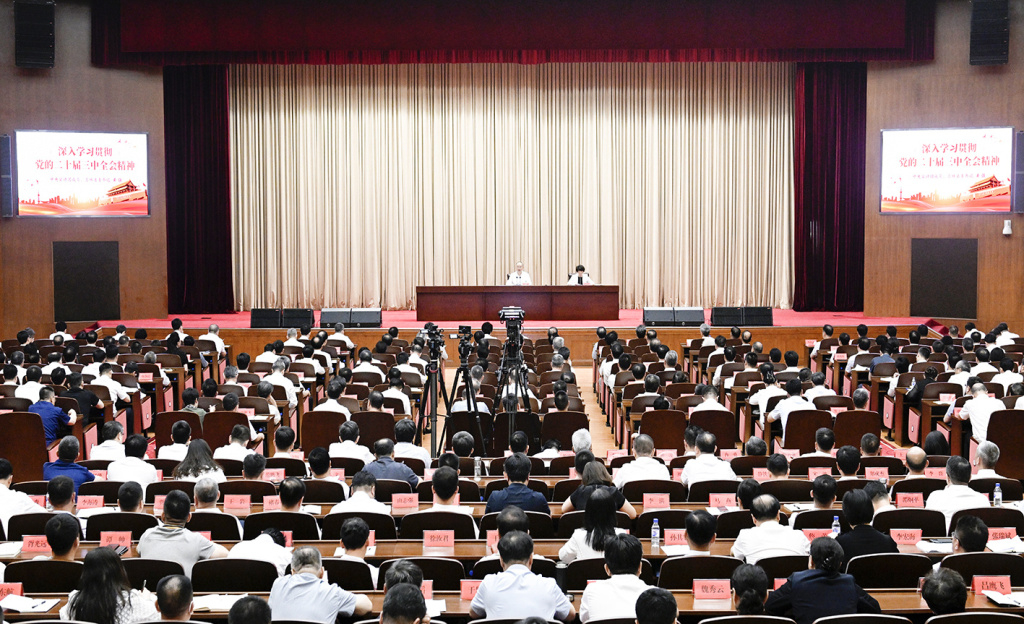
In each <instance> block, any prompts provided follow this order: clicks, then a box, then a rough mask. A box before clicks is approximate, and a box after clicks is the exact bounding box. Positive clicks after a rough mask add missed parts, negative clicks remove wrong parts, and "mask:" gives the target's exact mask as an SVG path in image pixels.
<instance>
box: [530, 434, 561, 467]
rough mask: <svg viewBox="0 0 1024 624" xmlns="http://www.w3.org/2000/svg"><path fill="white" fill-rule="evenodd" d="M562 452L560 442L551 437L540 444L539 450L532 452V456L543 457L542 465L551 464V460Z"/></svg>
mask: <svg viewBox="0 0 1024 624" xmlns="http://www.w3.org/2000/svg"><path fill="white" fill-rule="evenodd" d="M561 454H562V443H561V442H559V441H558V440H555V439H551V440H548V441H547V442H545V443H544V444H543V445H541V451H540V452H539V453H534V454H533V456H534V457H536V458H537V459H543V460H544V465H545V466H549V465H551V460H552V459H554V458H556V457H558V456H560V455H561Z"/></svg>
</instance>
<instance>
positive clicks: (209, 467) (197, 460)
mask: <svg viewBox="0 0 1024 624" xmlns="http://www.w3.org/2000/svg"><path fill="white" fill-rule="evenodd" d="M207 477H208V478H210V479H213V480H214V481H216V482H217V483H224V482H225V481H227V480H228V479H227V477H225V476H224V470H223V469H222V468H221V467H220V464H218V463H217V462H215V461H214V460H213V453H212V452H210V445H209V444H207V443H206V440H202V439H199V440H192V442H190V443H189V445H188V452H187V453H185V459H183V460H181V463H179V464H178V465H177V466H176V467H175V468H174V478H175V479H178V480H179V481H199V480H200V479H204V478H207Z"/></svg>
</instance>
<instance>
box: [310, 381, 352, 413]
mask: <svg viewBox="0 0 1024 624" xmlns="http://www.w3.org/2000/svg"><path fill="white" fill-rule="evenodd" d="M344 391H345V380H344V379H343V378H341V377H335V378H334V379H332V380H331V381H330V383H328V384H327V400H326V401H324V402H323V403H321V404H320V405H317V406H316V407H314V408H313V411H314V412H337V413H339V414H344V415H345V419H346V420H348V419H349V418H351V417H352V413H351V412H350V411H349V409H348V408H347V407H345V406H344V405H342V404H341V403H340V402H339V401H338V399H340V398H341V395H342V393H343V392H344Z"/></svg>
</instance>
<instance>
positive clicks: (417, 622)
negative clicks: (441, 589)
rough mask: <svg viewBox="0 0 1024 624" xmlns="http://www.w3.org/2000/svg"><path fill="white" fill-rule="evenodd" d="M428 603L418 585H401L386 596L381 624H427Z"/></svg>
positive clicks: (428, 619)
mask: <svg viewBox="0 0 1024 624" xmlns="http://www.w3.org/2000/svg"><path fill="white" fill-rule="evenodd" d="M429 621H430V618H429V617H427V602H426V599H424V597H423V590H422V589H420V587H419V586H418V585H413V584H411V583H399V584H397V585H395V586H393V587H392V588H391V589H390V590H388V592H387V593H386V594H384V604H383V606H382V607H381V611H380V624H426V623H427V622H429Z"/></svg>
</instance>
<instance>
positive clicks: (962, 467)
mask: <svg viewBox="0 0 1024 624" xmlns="http://www.w3.org/2000/svg"><path fill="white" fill-rule="evenodd" d="M970 480H971V464H970V462H968V461H967V460H966V459H964V458H963V457H960V456H959V455H954V456H953V457H950V458H949V461H947V462H946V488H945V489H942V490H937V491H935V492H932V493H931V494H929V495H928V500H927V501H926V502H925V505H924V506H925V509H935V510H938V511H941V512H942V514H943V515H944V516H946V528H947V529H948V528H949V523H950V522H951V521H952V519H953V514H955V513H956V512H958V511H960V510H961V509H974V508H975V507H988V506H989V501H988V496H987V495H985V494H982V493H981V492H975V491H974V490H972V489H971V488H970V487H968V485H967V483H968V482H969V481H970Z"/></svg>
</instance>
